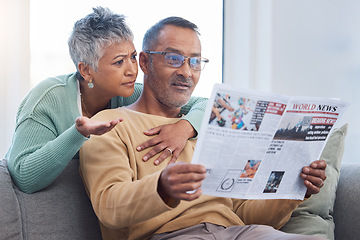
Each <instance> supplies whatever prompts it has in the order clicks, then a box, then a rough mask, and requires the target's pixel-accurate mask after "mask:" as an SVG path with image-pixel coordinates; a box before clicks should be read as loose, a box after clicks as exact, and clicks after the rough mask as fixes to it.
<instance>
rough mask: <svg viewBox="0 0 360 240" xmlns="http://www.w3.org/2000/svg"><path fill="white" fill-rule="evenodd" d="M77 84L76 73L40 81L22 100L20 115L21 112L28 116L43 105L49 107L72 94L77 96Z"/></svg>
mask: <svg viewBox="0 0 360 240" xmlns="http://www.w3.org/2000/svg"><path fill="white" fill-rule="evenodd" d="M76 86H77V85H76V77H75V74H68V75H61V76H56V77H50V78H47V79H45V80H43V81H41V82H39V83H38V84H37V85H36V86H35V87H34V88H32V89H31V90H30V92H29V93H28V94H27V96H26V97H25V98H24V99H23V100H22V102H21V104H20V107H19V111H18V117H19V114H20V115H23V116H27V115H29V114H31V113H32V112H33V111H34V110H35V109H36V108H39V107H42V106H45V107H46V108H48V106H50V105H51V104H56V103H57V102H58V101H63V100H64V99H68V98H69V96H70V95H73V96H75V97H76V91H77V88H76Z"/></svg>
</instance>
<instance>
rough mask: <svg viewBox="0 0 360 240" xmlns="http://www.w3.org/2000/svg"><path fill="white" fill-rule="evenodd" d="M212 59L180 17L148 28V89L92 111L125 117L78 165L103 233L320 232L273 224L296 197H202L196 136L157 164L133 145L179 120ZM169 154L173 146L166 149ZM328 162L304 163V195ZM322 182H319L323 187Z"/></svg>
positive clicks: (143, 60) (102, 117)
mask: <svg viewBox="0 0 360 240" xmlns="http://www.w3.org/2000/svg"><path fill="white" fill-rule="evenodd" d="M207 61H208V60H207V59H205V58H203V57H201V44H200V40H199V37H198V30H197V27H196V25H194V24H193V23H191V22H189V21H187V20H185V19H182V18H177V17H170V18H166V19H164V20H162V21H160V22H159V23H157V24H155V25H154V26H153V27H151V28H150V29H149V30H148V31H147V33H146V34H145V37H144V42H143V52H141V53H140V58H139V64H140V67H141V69H142V70H143V72H144V90H143V93H142V95H141V97H140V98H139V100H138V101H137V102H135V103H134V104H133V105H130V106H129V107H126V108H118V109H115V110H114V109H112V110H105V111H103V112H101V113H99V114H98V115H96V116H95V117H94V118H95V119H96V120H99V121H108V120H109V119H115V118H118V117H122V118H123V119H124V121H123V122H122V123H121V124H118V125H117V126H116V127H115V128H114V129H113V130H112V131H110V132H109V133H107V134H105V135H103V136H92V137H91V139H90V140H89V141H87V142H86V144H85V145H84V146H83V148H82V150H81V154H80V164H81V166H80V168H81V169H80V171H81V174H82V176H83V180H84V184H85V186H86V188H87V190H88V193H89V197H90V199H91V202H92V204H93V207H94V210H95V213H96V214H97V216H98V218H99V221H100V225H101V229H102V234H103V238H104V239H194V238H196V239H260V238H261V239H320V238H317V237H310V236H301V235H294V234H286V233H283V232H280V231H278V230H275V229H274V228H280V227H281V226H283V225H284V224H285V223H286V222H287V221H288V219H289V217H290V215H291V213H292V211H293V210H294V209H295V208H296V207H297V206H298V205H299V204H300V203H302V201H299V200H242V199H230V198H219V197H212V196H205V195H202V194H201V188H200V187H201V181H202V180H203V179H204V178H205V176H206V173H205V171H206V170H205V167H204V166H201V165H196V164H191V163H190V162H191V159H192V155H193V151H194V147H195V143H196V140H195V139H189V141H188V142H187V143H186V146H185V148H184V150H183V152H181V153H180V155H179V158H178V162H177V163H174V164H168V165H167V162H169V160H170V157H169V158H168V159H166V161H164V162H163V163H161V164H160V165H159V166H155V165H154V164H152V163H150V162H144V161H142V157H143V153H142V152H139V151H137V150H136V146H138V145H139V144H140V143H142V142H144V141H145V140H148V139H149V138H151V137H149V136H146V135H144V134H143V131H144V130H147V129H149V128H152V127H155V126H158V125H159V124H169V123H173V122H175V121H177V119H178V118H179V117H181V116H179V113H180V108H181V106H183V105H184V104H186V103H187V101H188V100H189V98H190V96H191V94H192V92H193V90H194V88H195V86H196V84H197V83H198V81H199V78H200V72H201V70H202V69H203V67H204V64H205V63H206V62H207ZM168 151H169V152H171V153H172V150H171V149H168ZM325 167H326V163H325V162H324V161H315V162H313V163H312V165H311V166H310V167H304V169H303V173H302V175H301V176H302V178H303V179H305V180H304V183H305V185H306V187H307V189H308V191H307V197H309V196H310V195H311V194H313V193H317V192H319V190H320V187H321V185H322V182H323V180H325V178H326V177H325V173H324V169H325ZM318 186H320V187H318Z"/></svg>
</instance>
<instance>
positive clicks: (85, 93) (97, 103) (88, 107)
mask: <svg viewBox="0 0 360 240" xmlns="http://www.w3.org/2000/svg"><path fill="white" fill-rule="evenodd" d="M80 98H81V108H82V113H83V116H86V117H88V118H91V117H92V116H94V115H95V114H97V113H98V112H100V111H102V110H104V109H107V108H108V106H109V102H110V100H111V97H105V98H104V97H100V96H99V95H98V94H97V92H96V89H94V88H88V87H87V85H86V83H85V82H80Z"/></svg>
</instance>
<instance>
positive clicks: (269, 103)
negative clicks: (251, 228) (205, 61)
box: [192, 84, 348, 199]
mask: <svg viewBox="0 0 360 240" xmlns="http://www.w3.org/2000/svg"><path fill="white" fill-rule="evenodd" d="M347 106H348V103H347V102H344V101H341V100H337V99H323V98H308V97H307V98H305V97H296V98H295V97H292V98H290V97H287V96H279V95H274V94H264V93H259V92H254V91H248V90H247V91H242V90H236V89H234V87H232V86H229V85H225V84H215V86H214V89H213V92H212V95H211V97H210V99H209V102H208V105H207V108H206V111H205V115H204V119H203V122H202V127H201V130H200V133H199V137H198V141H197V144H196V148H195V152H194V156H193V159H192V163H198V164H202V165H204V166H205V167H206V169H207V176H206V179H205V180H204V181H203V184H202V187H201V188H202V189H203V194H206V195H212V196H219V197H231V198H241V199H304V196H305V193H306V187H305V185H304V183H303V180H302V179H301V178H300V172H301V171H302V168H303V167H304V166H308V165H309V164H310V163H311V162H313V161H315V160H318V159H319V158H320V155H321V152H322V150H323V148H324V146H325V143H326V140H327V137H328V136H329V135H330V133H331V130H332V128H333V126H334V124H335V123H336V121H337V120H338V118H339V117H340V116H341V115H342V114H343V113H344V111H345V110H346V108H347Z"/></svg>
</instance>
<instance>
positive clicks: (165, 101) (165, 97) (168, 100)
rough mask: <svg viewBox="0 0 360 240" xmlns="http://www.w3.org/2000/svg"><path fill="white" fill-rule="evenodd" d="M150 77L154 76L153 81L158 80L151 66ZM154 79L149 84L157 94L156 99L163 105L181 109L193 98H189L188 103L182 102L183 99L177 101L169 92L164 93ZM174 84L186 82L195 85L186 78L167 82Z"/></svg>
mask: <svg viewBox="0 0 360 240" xmlns="http://www.w3.org/2000/svg"><path fill="white" fill-rule="evenodd" d="M149 75H151V76H153V79H158V76H157V73H156V72H155V71H154V69H153V67H152V66H151V65H150V69H149ZM153 79H151V80H150V79H149V80H150V81H148V84H149V86H150V87H151V89H152V91H153V92H154V93H155V96H156V99H157V100H158V101H159V102H160V103H161V104H162V105H164V106H166V107H168V108H179V107H182V106H184V105H185V104H187V103H188V101H189V99H190V97H191V96H189V97H188V99H187V100H186V101H185V100H182V99H179V100H176V99H175V98H173V97H172V96H170V95H169V93H168V92H164V91H162V90H161V89H160V88H159V87H158V85H157V84H156V82H155V81H154V80H153ZM174 82H184V83H187V84H189V85H190V86H192V85H193V83H192V81H191V80H187V79H185V78H183V79H179V77H178V78H172V79H171V80H170V82H166V84H172V83H174Z"/></svg>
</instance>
